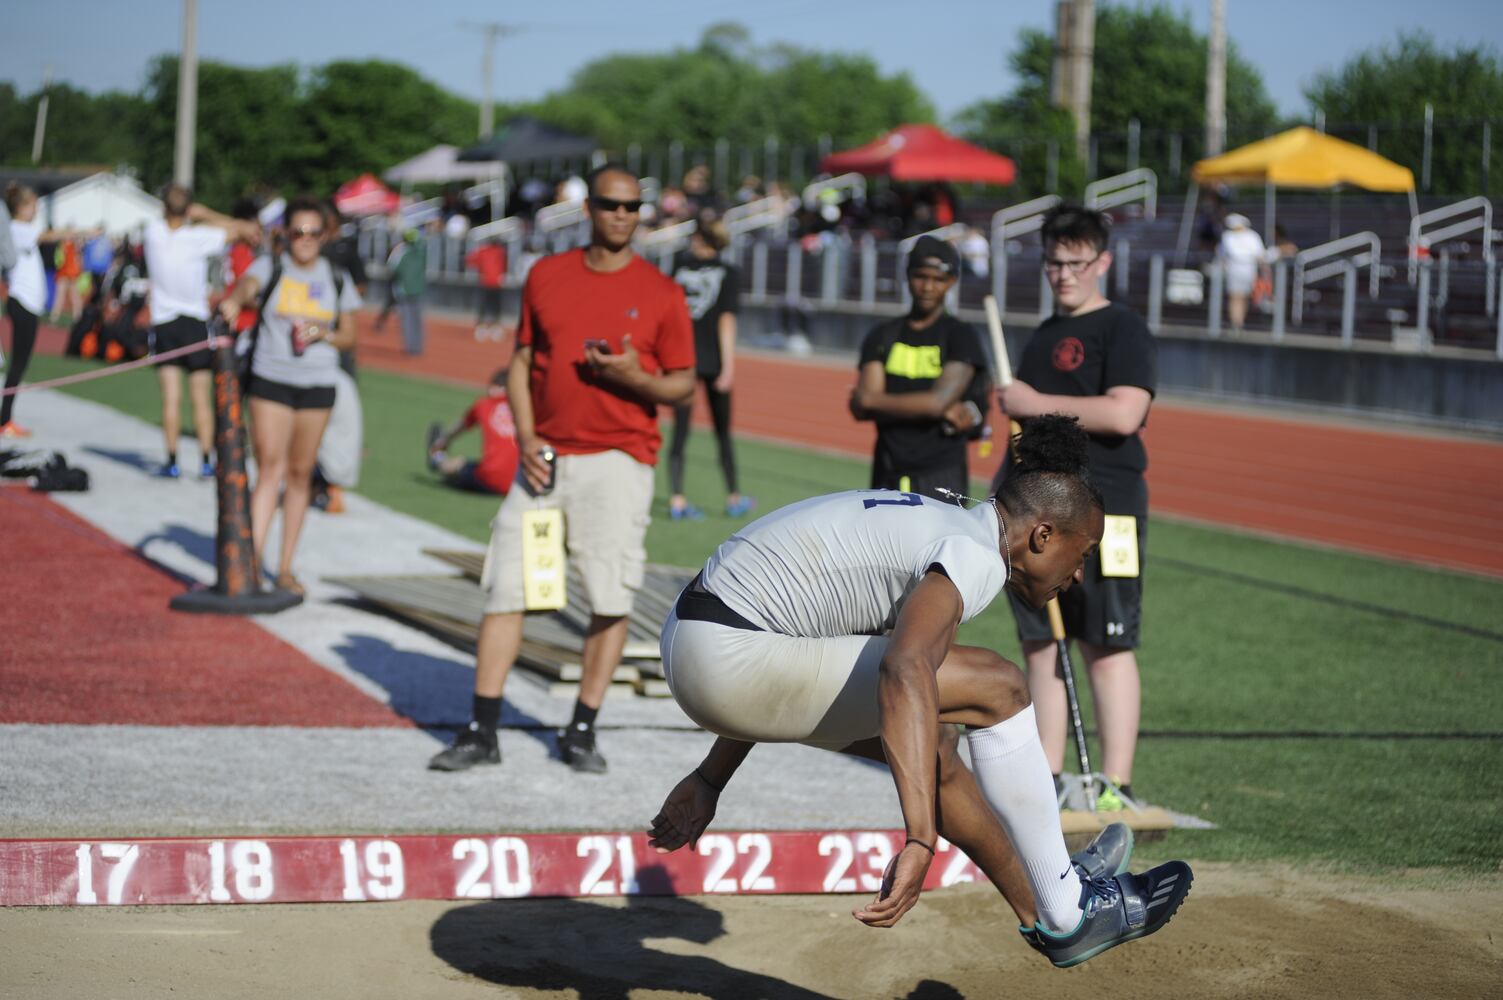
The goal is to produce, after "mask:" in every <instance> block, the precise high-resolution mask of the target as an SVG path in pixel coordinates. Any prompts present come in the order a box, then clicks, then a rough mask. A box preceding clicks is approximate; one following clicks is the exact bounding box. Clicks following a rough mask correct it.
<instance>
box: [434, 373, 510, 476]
mask: <svg viewBox="0 0 1503 1000" xmlns="http://www.w3.org/2000/svg"><path fill="white" fill-rule="evenodd" d="M506 371H507V370H506V369H505V368H502V369H501V370H500V371H498V372H496V374H494V375H492V376H491V384H490V385H489V386H487V387H486V392H485V395H484V396H481V397H480V398H479V399H477V400H475V402H473V403H471V404H470V408H469V409H468V410H465V412H464V416H462V417H460V418H459V421H458V423H456V424H455V425H454V426H453V427H450V428H449V429H448V430H444V429H443V427H442V426H441V425H439V424H434V425H433V426H432V427H430V428H429V429H428V467H429V468H430V469H432V470H433V471H435V472H438V473H441V474H442V475H443V477H444V482H445V483H447V484H448V485H450V486H453V487H455V488H456V489H461V490H473V491H475V492H477V493H495V494H497V495H499V496H505V495H506V492H507V491H508V490H510V489H511V484H512V480H514V479H515V478H516V476H517V428H516V425H515V424H514V423H512V416H511V404H510V403H508V402H507V401H506ZM471 427H479V428H480V460H479V461H478V462H477V461H475V460H473V459H467V458H461V457H460V456H458V455H449V454H446V452H447V450H448V448H449V445H450V443H452V442H453V440H454V439H455V438H456V437H458V436H459V435H460V434H463V433H464V432H465V431H467V430H469V429H470V428H471Z"/></svg>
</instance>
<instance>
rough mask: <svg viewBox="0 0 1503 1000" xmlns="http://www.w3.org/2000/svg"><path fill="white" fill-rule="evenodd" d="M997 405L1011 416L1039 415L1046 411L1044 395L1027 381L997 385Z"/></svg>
mask: <svg viewBox="0 0 1503 1000" xmlns="http://www.w3.org/2000/svg"><path fill="white" fill-rule="evenodd" d="M996 391H997V407H998V409H1000V410H1001V411H1002V412H1003V413H1005V414H1007V415H1008V416H1009V417H1025V418H1026V417H1039V416H1043V413H1044V397H1043V394H1042V393H1040V392H1039V391H1038V390H1037V389H1035V388H1034V387H1033V386H1031V385H1029V384H1028V383H1027V382H1012V383H1010V384H1008V385H999V386H997V390H996Z"/></svg>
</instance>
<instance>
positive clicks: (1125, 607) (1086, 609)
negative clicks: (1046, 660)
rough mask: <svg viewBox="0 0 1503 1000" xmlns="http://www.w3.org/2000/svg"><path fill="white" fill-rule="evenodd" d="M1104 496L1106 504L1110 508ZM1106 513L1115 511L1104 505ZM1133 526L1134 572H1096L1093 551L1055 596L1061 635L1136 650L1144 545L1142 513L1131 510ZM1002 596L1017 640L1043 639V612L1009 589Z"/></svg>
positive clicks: (1098, 562)
mask: <svg viewBox="0 0 1503 1000" xmlns="http://www.w3.org/2000/svg"><path fill="white" fill-rule="evenodd" d="M1143 498H1144V503H1143V505H1142V506H1141V507H1139V508H1138V510H1145V509H1146V508H1147V491H1146V488H1145V489H1144V494H1143ZM1112 506H1113V504H1112V503H1111V501H1110V499H1109V500H1108V502H1107V507H1108V508H1110V507H1112ZM1108 513H1117V511H1114V510H1109V511H1108ZM1136 516H1137V519H1138V523H1137V528H1138V575H1137V576H1135V577H1116V576H1102V575H1101V557H1100V555H1099V554H1093V555H1092V556H1091V557H1090V558H1089V559H1087V560H1086V561H1085V567H1084V572H1083V573H1082V574H1081V575H1082V576H1083V577H1084V580H1083V582H1081V583H1077V584H1075V585H1074V586H1072V587H1071V588H1070V589H1069V590H1067V591H1065V592H1064V593H1063V594H1061V595H1060V596H1059V610H1060V613H1061V614H1062V615H1063V616H1064V620H1065V635H1067V636H1069V637H1070V638H1072V639H1079V640H1080V641H1081V642H1087V643H1090V644H1091V645H1093V646H1105V647H1107V648H1109V649H1137V648H1138V643H1139V641H1140V636H1139V633H1140V632H1141V630H1142V624H1143V567H1144V556H1145V553H1146V551H1147V548H1148V518H1147V517H1146V516H1145V515H1143V514H1141V513H1140V514H1137V515H1136ZM1007 599H1008V600H1009V601H1010V602H1011V603H1012V614H1013V618H1015V619H1016V620H1017V623H1018V639H1019V640H1020V641H1022V642H1049V641H1051V640H1052V639H1053V638H1054V634H1053V633H1052V632H1051V631H1050V630H1049V614H1048V612H1047V611H1045V610H1043V609H1039V610H1038V611H1035V610H1034V609H1032V608H1030V607H1029V606H1028V605H1026V604H1024V603H1023V602H1022V601H1020V600H1018V599H1017V598H1016V597H1014V596H1013V595H1012V592H1011V591H1009V592H1008V594H1007Z"/></svg>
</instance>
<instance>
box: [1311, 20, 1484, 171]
mask: <svg viewBox="0 0 1503 1000" xmlns="http://www.w3.org/2000/svg"><path fill="white" fill-rule="evenodd" d="M1305 97H1306V99H1308V100H1309V102H1310V106H1311V110H1312V112H1314V111H1323V112H1324V113H1325V117H1326V123H1327V126H1326V127H1327V129H1328V130H1329V131H1330V132H1331V133H1332V134H1335V135H1339V136H1341V137H1342V138H1344V139H1348V140H1350V141H1352V142H1356V143H1358V144H1359V145H1364V146H1365V145H1367V144H1368V141H1369V139H1375V140H1376V142H1375V146H1376V148H1377V151H1378V152H1379V153H1381V154H1382V155H1384V156H1386V157H1388V158H1389V159H1391V160H1394V161H1395V162H1397V163H1402V164H1403V165H1404V166H1406V167H1409V168H1410V169H1411V170H1413V171H1414V178H1415V182H1416V183H1417V184H1418V183H1420V182H1421V169H1422V161H1423V158H1424V125H1423V122H1424V119H1425V104H1426V103H1429V104H1430V105H1431V106H1432V108H1433V109H1434V116H1435V123H1434V129H1433V148H1432V152H1431V161H1430V164H1431V165H1430V190H1431V191H1434V192H1439V193H1444V194H1453V195H1471V194H1476V193H1478V192H1480V191H1484V190H1486V188H1487V179H1486V178H1485V177H1484V175H1483V170H1482V126H1483V123H1484V122H1485V121H1487V120H1488V119H1491V120H1492V123H1493V130H1494V131H1495V132H1496V131H1497V127H1498V126H1499V125H1503V113H1500V111H1499V108H1503V62H1500V61H1499V58H1498V55H1497V53H1496V52H1494V51H1493V50H1492V49H1490V48H1487V47H1485V46H1483V45H1480V44H1479V45H1461V44H1458V45H1457V46H1456V47H1455V48H1454V49H1451V50H1450V51H1445V50H1442V49H1440V48H1439V47H1437V46H1436V44H1435V40H1434V39H1433V38H1431V37H1430V36H1429V35H1427V34H1424V33H1422V32H1418V33H1406V34H1401V35H1399V36H1398V39H1397V40H1396V41H1395V42H1394V44H1392V45H1383V46H1377V47H1375V48H1372V49H1368V50H1367V51H1365V52H1362V53H1360V54H1358V55H1356V56H1353V57H1352V58H1351V59H1349V60H1347V61H1346V63H1344V64H1343V65H1342V66H1341V67H1339V68H1338V69H1335V70H1331V71H1328V72H1324V73H1321V74H1319V75H1318V76H1316V77H1315V79H1314V81H1313V82H1311V84H1310V85H1309V86H1307V87H1306V88H1305ZM1497 138H1503V136H1497V137H1495V141H1496V139H1497Z"/></svg>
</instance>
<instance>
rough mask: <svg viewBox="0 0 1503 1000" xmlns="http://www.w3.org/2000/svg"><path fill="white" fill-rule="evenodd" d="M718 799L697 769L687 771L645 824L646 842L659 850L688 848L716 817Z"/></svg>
mask: <svg viewBox="0 0 1503 1000" xmlns="http://www.w3.org/2000/svg"><path fill="white" fill-rule="evenodd" d="M719 802H720V793H719V792H717V791H716V790H715V789H713V788H711V787H710V785H709V783H708V782H706V781H705V780H704V779H703V778H701V777H700V776H699V774H698V772H695V771H691V772H689V775H688V777H686V778H684V780H683V781H680V782H679V783H678V784H677V785H675V786H674V788H673V791H671V792H669V793H668V798H666V799H665V800H663V808H662V809H659V810H658V814H657V816H656V817H654V818H653V821H652V826H651V827H650V828H648V830H647V835H648V839H647V842H648V843H649V844H651V845H652V846H653V847H655V848H657V851H658V853H659V854H667V853H669V852H670V851H676V850H678V849H679V848H680V847H683V846H684V845H685V844H688V845H689V846H690V847H691V848H693V847H695V846H696V845H697V844H698V843H699V837H700V834H702V833H704V832H705V827H707V826H709V825H710V820H712V819H714V818H715V806H716V805H717V804H718V803H719Z"/></svg>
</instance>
